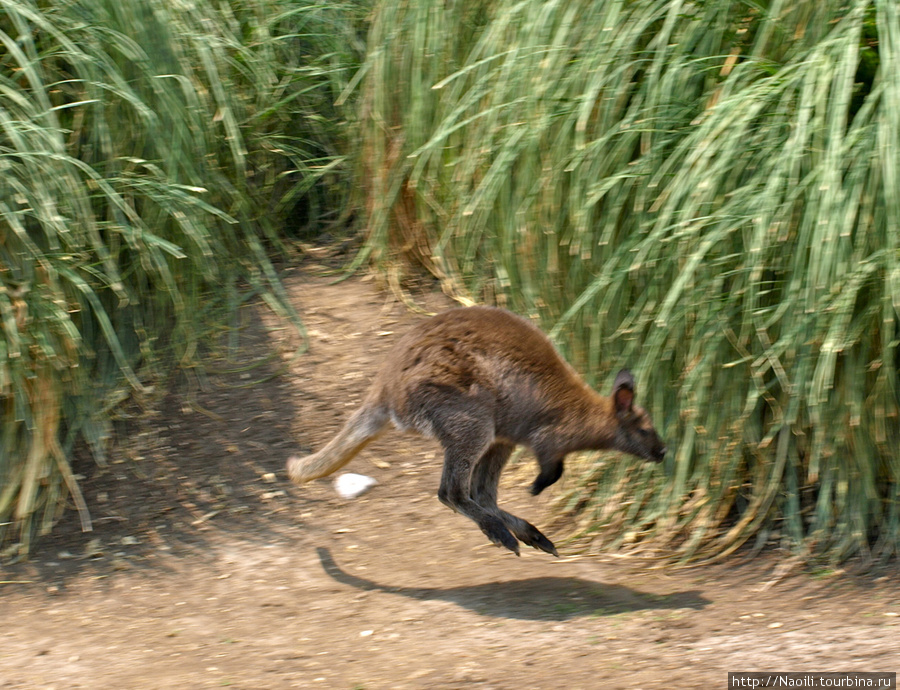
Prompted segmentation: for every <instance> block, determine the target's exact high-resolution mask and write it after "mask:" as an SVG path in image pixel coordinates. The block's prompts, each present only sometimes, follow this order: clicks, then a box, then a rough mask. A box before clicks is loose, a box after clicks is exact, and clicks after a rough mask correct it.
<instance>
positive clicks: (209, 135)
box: [0, 0, 360, 551]
mask: <svg viewBox="0 0 900 690" xmlns="http://www.w3.org/2000/svg"><path fill="white" fill-rule="evenodd" d="M359 11H360V10H359V8H358V7H357V6H351V5H340V4H334V5H327V4H323V3H313V2H309V3H296V2H287V1H286V0H248V1H244V2H231V3H229V2H222V3H218V2H216V3H213V2H206V1H203V0H201V1H200V2H192V3H170V2H162V1H161V0H160V1H156V0H151V1H150V2H146V3H120V2H113V1H112V0H109V1H107V0H97V1H96V2H91V3H77V2H69V1H67V0H51V1H48V2H37V1H34V0H2V1H0V45H2V49H0V541H2V540H3V539H4V538H18V540H19V542H20V548H21V550H22V551H26V550H27V548H28V545H29V542H30V540H31V538H32V536H33V534H34V532H35V531H36V530H40V531H47V530H48V529H49V528H50V527H51V525H52V524H53V522H54V520H55V519H56V518H57V517H58V515H59V513H60V511H61V510H62V508H63V506H64V505H65V504H66V500H67V497H72V499H74V502H75V504H76V506H77V507H78V509H79V511H80V512H81V517H82V525H83V526H84V527H85V528H89V526H90V518H89V515H88V512H87V510H86V506H85V505H84V502H83V500H82V499H81V497H80V493H79V490H78V485H77V482H76V481H75V477H74V476H73V474H72V471H71V468H70V466H69V458H70V454H71V451H72V448H73V446H74V444H75V443H76V441H77V440H78V439H79V438H82V439H85V440H86V441H87V443H88V444H89V446H90V447H91V449H92V450H93V453H94V455H95V457H97V458H98V460H100V461H101V462H102V461H103V458H104V449H105V447H106V444H107V442H108V439H109V437H110V434H111V420H112V417H113V416H114V414H115V410H116V408H117V406H118V405H119V404H120V403H121V402H122V401H123V400H124V399H126V398H128V397H129V396H132V395H134V394H135V393H137V394H145V393H147V392H148V390H149V389H148V388H147V387H148V386H150V385H152V384H153V383H155V382H158V381H159V380H161V379H162V377H164V376H165V375H166V374H167V372H168V371H170V369H171V367H172V366H173V365H181V366H184V367H190V366H192V365H193V364H195V363H196V362H197V349H198V346H199V344H200V342H201V341H202V338H203V335H204V332H205V330H206V329H207V327H208V326H209V325H210V324H212V323H219V322H221V320H222V319H223V317H224V316H225V315H226V314H227V312H228V310H229V309H230V308H233V307H234V306H235V305H236V304H238V302H239V299H240V298H239V294H240V293H241V292H246V291H247V290H248V289H250V290H253V291H255V292H256V293H257V294H258V295H260V296H261V297H262V298H263V299H264V300H266V301H267V302H268V304H269V305H270V306H272V307H273V308H275V309H277V310H279V312H280V313H282V314H283V315H285V316H286V317H288V318H291V319H293V320H294V322H295V324H297V325H298V327H300V322H299V320H298V319H297V318H296V315H294V314H293V313H292V312H291V310H290V308H289V306H288V304H287V300H286V299H285V298H284V295H283V291H282V288H281V285H280V283H279V280H278V277H277V274H276V272H275V270H274V268H273V266H272V264H271V263H270V260H269V258H268V254H269V253H270V252H271V251H272V250H274V249H277V248H278V247H279V243H280V237H281V235H280V233H281V228H282V226H283V225H285V224H294V225H296V226H300V225H303V226H314V225H315V224H316V223H319V222H322V221H323V220H328V217H327V215H326V213H327V211H326V210H325V209H326V208H340V207H341V206H342V205H343V201H344V199H345V196H346V192H345V191H344V189H345V188H346V185H342V184H341V182H340V181H341V179H342V177H343V176H344V175H345V172H344V168H343V159H342V157H341V154H340V152H341V150H342V149H343V147H344V138H345V137H346V134H345V133H344V131H343V130H342V129H341V128H340V127H339V126H338V125H337V124H333V123H336V122H338V121H340V119H341V114H340V113H339V112H337V111H335V110H334V109H333V108H332V104H333V103H334V101H335V100H336V98H337V96H338V95H339V94H340V93H341V92H342V91H343V90H344V89H345V88H346V86H347V79H348V78H349V77H350V76H351V74H352V68H353V65H354V62H355V61H356V60H357V59H358V55H357V51H358V46H356V45H355V44H354V41H356V39H355V28H354V27H355V26H356V22H357V19H358V18H357V15H358V14H359ZM211 288H214V289H211Z"/></svg>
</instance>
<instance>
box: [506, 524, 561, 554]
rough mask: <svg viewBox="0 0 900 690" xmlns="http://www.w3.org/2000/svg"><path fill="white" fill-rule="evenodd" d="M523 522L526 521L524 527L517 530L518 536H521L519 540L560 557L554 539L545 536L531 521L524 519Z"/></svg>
mask: <svg viewBox="0 0 900 690" xmlns="http://www.w3.org/2000/svg"><path fill="white" fill-rule="evenodd" d="M522 522H523V523H524V525H523V528H522V529H520V530H517V531H516V536H517V537H518V538H519V541H521V542H522V543H523V544H528V546H531V547H534V548H535V549H540V550H541V551H545V552H547V553H549V554H550V555H552V556H556V557H557V558H559V553H558V552H557V551H556V547H555V546H554V545H553V542H552V541H550V540H549V539H547V537H545V536H544V535H543V534H542V533H541V531H540V530H539V529H538V528H537V527H535V526H534V525H532V524H531V523H530V522H525V521H524V520H522Z"/></svg>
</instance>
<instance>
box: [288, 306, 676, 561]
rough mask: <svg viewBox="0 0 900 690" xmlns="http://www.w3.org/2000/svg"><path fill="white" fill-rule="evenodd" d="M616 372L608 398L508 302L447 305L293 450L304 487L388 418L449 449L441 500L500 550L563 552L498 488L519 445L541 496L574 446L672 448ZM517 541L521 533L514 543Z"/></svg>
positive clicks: (294, 469)
mask: <svg viewBox="0 0 900 690" xmlns="http://www.w3.org/2000/svg"><path fill="white" fill-rule="evenodd" d="M633 398H634V380H633V378H632V376H631V374H630V373H628V372H627V371H626V370H622V371H621V372H619V375H618V377H617V378H616V383H615V386H614V388H613V393H612V395H610V396H609V397H605V396H601V395H599V394H597V393H595V392H594V391H593V390H592V389H591V388H590V387H589V386H588V385H587V384H585V383H584V381H582V380H581V378H580V377H579V376H578V374H577V373H576V372H575V370H574V369H573V368H572V367H570V366H569V365H568V364H567V363H566V362H565V361H564V360H563V359H562V358H561V357H560V356H559V354H557V352H556V350H555V349H554V347H553V345H552V344H551V343H550V340H549V339H548V338H547V337H546V336H545V335H544V334H543V333H541V331H540V330H538V329H537V328H535V327H534V326H533V325H531V324H530V323H529V322H528V321H526V320H525V319H522V318H521V317H518V316H516V315H515V314H512V313H510V312H508V311H505V310H503V309H497V308H493V307H468V308H462V309H451V310H450V311H446V312H444V313H442V314H438V315H437V316H435V317H433V318H431V319H429V320H427V321H425V322H423V323H421V324H419V325H418V326H416V327H415V328H413V329H412V330H411V331H410V332H409V333H407V334H406V335H405V336H404V337H403V338H401V339H400V340H399V341H398V342H397V344H396V345H395V346H394V348H393V349H392V350H391V352H390V353H389V354H388V357H387V360H386V361H385V363H384V365H383V367H382V369H381V371H380V372H379V373H378V375H377V376H376V378H375V380H374V381H373V383H372V386H371V388H370V389H369V392H368V394H367V395H366V397H365V399H364V400H363V403H362V405H361V407H360V408H359V409H358V410H357V411H356V412H355V413H354V414H353V415H352V416H351V417H350V419H349V420H348V421H347V423H346V424H345V425H344V427H343V429H341V431H340V432H338V435H337V436H336V437H335V438H334V439H333V440H332V441H331V442H330V443H328V445H326V446H325V447H324V448H323V449H322V450H320V451H319V452H317V453H314V454H312V455H308V456H306V457H303V458H299V457H291V458H290V459H289V460H288V463H287V469H288V474H289V475H290V477H291V479H292V480H293V481H295V482H297V483H301V482H306V481H309V480H311V479H317V478H318V477H323V476H325V475H327V474H331V473H332V472H334V471H336V470H338V469H340V468H341V467H343V466H344V465H346V464H347V463H348V462H349V461H350V460H351V459H352V458H353V457H354V456H355V455H356V454H357V453H358V452H359V451H360V450H361V449H362V448H363V446H365V445H366V444H367V443H369V442H370V441H371V440H372V439H374V438H375V437H376V436H378V435H379V434H380V433H381V432H382V431H383V430H384V428H385V426H386V425H387V422H388V421H392V422H393V423H394V425H395V426H396V427H397V428H399V429H402V430H414V431H418V432H419V433H422V434H424V435H426V436H430V437H432V438H436V439H437V440H438V441H440V443H441V445H442V446H443V448H444V470H443V475H442V477H441V486H440V489H439V491H438V498H439V499H440V500H441V501H442V502H443V503H444V504H446V505H448V506H449V507H450V508H452V509H453V510H456V511H458V512H460V513H462V514H463V515H465V516H467V517H469V518H471V519H472V520H474V521H475V522H476V523H477V524H478V526H479V527H480V528H481V530H482V531H483V532H484V533H485V534H486V535H487V536H488V538H489V539H490V540H491V541H493V542H494V543H495V544H497V545H498V546H504V547H506V548H508V549H510V550H511V551H514V552H515V553H516V554H518V553H519V545H518V541H521V542H523V543H525V544H528V545H530V546H533V547H535V548H538V549H542V550H544V551H547V552H548V553H552V554H554V555H556V549H555V547H554V546H553V544H552V543H551V542H550V540H549V539H547V538H546V537H545V536H544V535H543V534H541V533H540V531H538V529H537V528H536V527H534V525H531V524H530V523H528V522H526V521H525V520H522V519H521V518H518V517H516V516H514V515H511V514H509V513H507V512H505V511H503V510H501V509H500V508H499V507H498V506H497V485H498V483H499V480H500V473H501V471H502V470H503V466H504V465H505V464H506V461H507V460H508V459H509V456H510V453H511V452H512V450H513V448H514V447H515V446H516V445H519V444H521V445H525V446H528V447H529V448H531V449H532V450H533V451H534V454H535V456H536V457H537V461H538V465H539V466H540V473H539V474H538V477H537V479H535V481H534V484H533V485H532V487H531V492H532V494H538V493H540V492H541V491H543V490H544V489H545V488H546V487H548V486H550V485H551V484H553V483H554V482H555V481H556V480H557V479H559V477H560V476H561V475H562V472H563V460H564V459H565V456H566V455H567V454H568V453H571V452H573V451H578V450H602V449H616V450H620V451H622V452H625V453H630V454H631V455H635V456H637V457H640V458H642V459H645V460H652V461H655V462H659V461H661V460H662V459H663V457H664V456H665V453H666V448H665V445H664V444H663V442H662V441H661V440H660V438H659V436H658V435H657V433H656V431H655V430H654V428H653V424H652V422H651V421H650V417H649V415H648V414H647V413H646V412H645V411H644V410H643V409H641V408H639V407H637V406H635V405H633ZM517 540H518V541H517Z"/></svg>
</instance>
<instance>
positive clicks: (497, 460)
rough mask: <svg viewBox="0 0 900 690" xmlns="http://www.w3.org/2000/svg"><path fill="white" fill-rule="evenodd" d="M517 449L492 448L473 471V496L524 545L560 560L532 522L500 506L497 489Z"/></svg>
mask: <svg viewBox="0 0 900 690" xmlns="http://www.w3.org/2000/svg"><path fill="white" fill-rule="evenodd" d="M513 447H514V446H513V445H512V444H511V443H506V442H503V441H498V442H496V443H494V444H493V445H491V446H490V447H489V448H488V449H487V451H486V452H485V453H484V455H483V456H482V457H481V459H480V460H479V461H478V463H477V464H476V465H475V468H474V469H473V471H472V481H471V492H470V493H471V496H472V499H473V500H474V501H475V502H476V503H478V504H479V505H480V506H481V507H482V508H484V509H485V510H488V511H490V512H493V513H495V514H496V515H498V516H499V517H500V519H501V520H502V521H503V524H505V525H506V526H507V528H509V530H510V531H511V532H512V533H513V534H514V535H515V537H516V538H517V539H518V540H519V541H521V542H522V543H523V544H527V545H528V546H532V547H534V548H535V549H540V550H541V551H546V552H547V553H549V554H552V555H554V556H559V553H557V551H556V547H555V546H554V545H553V542H551V541H550V540H549V539H547V537H545V536H544V535H543V534H541V531H540V530H539V529H538V528H537V527H535V526H534V525H532V524H531V523H530V522H528V521H526V520H523V519H522V518H520V517H517V516H515V515H513V514H512V513H507V512H506V511H505V510H502V509H501V508H500V507H499V506H498V505H497V487H498V485H499V483H500V474H501V473H502V471H503V467H504V466H505V465H506V462H507V460H509V456H510V454H511V453H512V451H513Z"/></svg>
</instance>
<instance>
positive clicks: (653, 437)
mask: <svg viewBox="0 0 900 690" xmlns="http://www.w3.org/2000/svg"><path fill="white" fill-rule="evenodd" d="M612 400H613V407H614V409H615V414H616V420H617V421H618V425H617V427H616V435H615V440H614V447H615V448H616V450H620V451H622V452H623V453H629V454H631V455H634V456H637V457H639V458H642V459H644V460H650V461H652V462H662V460H663V458H665V457H666V451H667V450H668V449H667V448H666V444H665V443H663V441H662V439H661V438H660V437H659V434H657V433H656V429H654V428H653V420H651V419H650V415H649V414H648V413H647V411H646V410H645V409H644V408H642V407H638V406H637V405H635V404H634V377H633V376H632V375H631V372H630V371H628V370H627V369H622V371H620V372H619V374H618V375H617V376H616V382H615V383H614V384H613V392H612Z"/></svg>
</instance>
